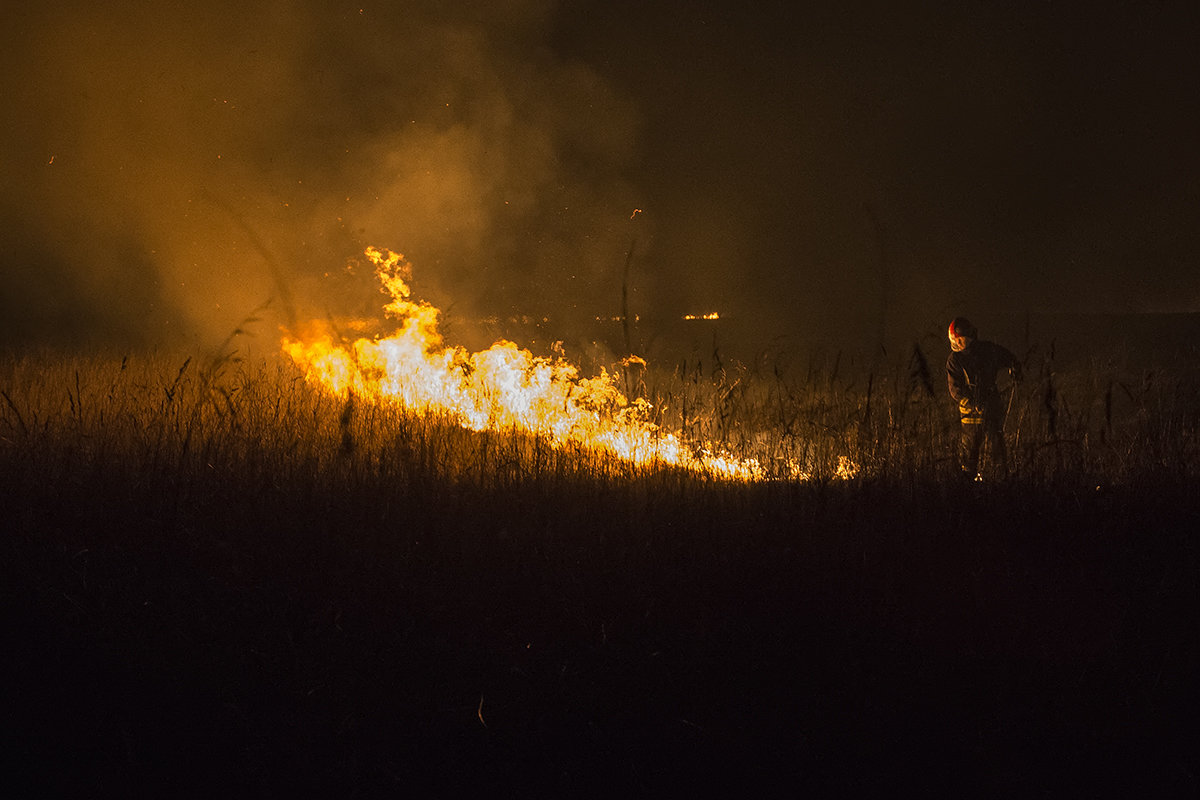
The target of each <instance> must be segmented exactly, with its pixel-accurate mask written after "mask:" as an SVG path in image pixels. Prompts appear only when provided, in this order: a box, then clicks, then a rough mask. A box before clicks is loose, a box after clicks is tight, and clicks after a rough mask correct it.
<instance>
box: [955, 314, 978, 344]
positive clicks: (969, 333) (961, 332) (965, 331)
mask: <svg viewBox="0 0 1200 800" xmlns="http://www.w3.org/2000/svg"><path fill="white" fill-rule="evenodd" d="M947 334H948V335H949V337H950V349H951V350H954V351H955V352H957V351H959V350H962V349H963V348H964V347H966V346H967V344H968V343H969V342H970V340H972V339H974V338H975V337H977V336H978V335H979V333H978V331H976V330H975V326H974V325H972V324H971V321H970V320H969V319H967V318H966V317H955V318H954V319H952V320H950V329H949V330H948V331H947Z"/></svg>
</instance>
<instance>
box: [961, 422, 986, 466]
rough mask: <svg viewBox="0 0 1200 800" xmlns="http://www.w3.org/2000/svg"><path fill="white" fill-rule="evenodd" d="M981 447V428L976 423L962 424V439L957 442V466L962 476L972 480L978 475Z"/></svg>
mask: <svg viewBox="0 0 1200 800" xmlns="http://www.w3.org/2000/svg"><path fill="white" fill-rule="evenodd" d="M982 446H983V426H982V425H980V424H979V423H978V422H975V421H972V422H965V421H964V422H963V423H962V439H961V440H960V442H959V461H958V463H959V466H960V467H961V468H962V472H963V476H964V477H966V478H968V479H970V480H974V479H975V476H976V475H978V474H979V450H980V448H981V447H982Z"/></svg>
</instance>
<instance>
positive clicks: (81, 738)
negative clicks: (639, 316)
mask: <svg viewBox="0 0 1200 800" xmlns="http://www.w3.org/2000/svg"><path fill="white" fill-rule="evenodd" d="M5 477H6V481H5V483H4V486H5V487H6V488H5V489H3V490H2V491H3V495H2V496H0V499H2V501H3V502H2V503H0V508H2V509H3V510H2V511H0V527H2V528H3V530H4V533H3V536H2V537H0V542H2V543H3V544H2V547H3V552H2V553H0V564H2V565H3V566H2V569H3V575H2V580H0V586H2V589H0V591H2V593H3V598H2V599H3V614H4V620H3V626H2V630H3V633H4V642H3V644H2V646H0V664H2V666H3V669H4V672H5V678H4V681H3V685H2V689H0V702H2V703H3V707H4V713H3V718H4V720H5V723H4V726H3V737H4V740H3V742H2V743H0V753H3V756H2V757H3V760H4V762H5V763H4V764H3V766H2V768H0V782H2V783H3V784H4V786H3V787H0V788H3V789H4V794H5V796H8V797H18V796H25V797H35V796H37V797H45V796H104V795H121V796H133V795H144V796H167V795H169V794H170V795H177V796H178V795H184V796H187V795H191V796H212V795H213V794H215V793H217V792H220V793H222V794H225V795H230V796H243V795H259V796H296V795H318V796H320V795H324V796H339V797H355V796H377V795H382V796H401V795H405V794H407V793H409V792H416V790H419V796H461V795H464V794H479V795H480V796H498V795H529V794H546V795H555V796H574V795H589V794H599V795H607V796H683V795H696V794H724V793H727V791H732V790H736V791H738V792H739V793H745V792H746V791H747V790H751V791H753V790H755V789H757V790H761V792H762V793H769V794H776V793H777V794H780V795H797V796H803V795H809V794H813V795H817V796H875V795H878V794H880V793H883V792H886V793H888V794H894V793H896V792H897V791H908V792H922V793H925V794H932V795H940V796H974V797H987V796H997V797H1018V796H1019V797H1030V796H1037V797H1075V796H1155V797H1195V796H1196V794H1197V791H1200V755H1198V753H1200V751H1198V750H1197V748H1196V747H1195V743H1196V741H1197V734H1198V733H1200V730H1198V728H1200V724H1198V722H1197V716H1196V712H1197V710H1198V706H1200V703H1198V697H1197V680H1196V675H1197V674H1198V671H1197V668H1198V667H1200V646H1198V643H1200V625H1198V624H1197V623H1198V622H1200V619H1198V617H1200V612H1198V610H1197V605H1198V604H1197V603H1196V594H1197V591H1196V590H1197V586H1198V581H1197V578H1198V577H1200V546H1198V544H1197V538H1196V537H1197V525H1196V522H1197V519H1198V516H1200V515H1198V512H1200V496H1198V493H1197V492H1196V491H1195V487H1194V486H1190V485H1186V484H1185V485H1177V484H1171V483H1168V482H1162V481H1147V482H1146V483H1145V484H1144V485H1141V486H1128V487H1123V488H1102V489H1101V490H1097V489H1096V487H1094V486H1091V487H1089V486H1077V487H1074V488H1066V489H1063V488H1056V489H1053V490H1051V489H1049V488H1046V487H1044V486H1029V485H1023V484H1022V483H1020V482H1019V481H1017V482H1013V483H1008V484H1002V485H989V486H984V487H973V488H972V489H971V490H970V491H967V492H963V491H961V487H957V486H950V485H946V484H943V483H940V482H938V481H936V480H934V481H930V482H929V483H928V484H925V485H920V484H911V483H909V484H905V485H889V484H882V483H871V482H853V483H847V484H821V485H787V484H772V485H768V486H756V487H719V486H712V485H703V484H702V485H696V484H692V483H686V482H685V483H683V484H680V483H678V482H674V481H671V480H662V481H657V480H656V479H654V478H653V477H651V478H647V479H644V480H639V481H633V482H629V483H622V482H616V481H607V482H605V481H597V482H594V483H588V482H586V481H580V482H577V483H571V484H565V483H560V484H555V485H553V486H547V485H545V484H541V483H538V482H536V481H532V482H522V481H519V480H518V481H515V482H514V483H513V484H512V485H511V486H508V487H505V488H504V489H503V490H501V489H499V488H493V489H486V490H485V489H478V488H475V489H471V488H452V487H440V488H439V487H430V486H427V485H426V486H422V485H420V484H419V482H414V483H413V485H411V486H407V487H402V488H399V489H397V488H396V487H380V486H372V485H368V484H363V485H357V486H341V487H338V488H336V489H332V488H328V487H321V486H319V485H314V486H282V487H281V486H271V487H262V486H258V487H253V488H250V487H244V486H240V485H239V483H238V481H236V480H234V479H222V478H220V477H219V476H215V477H213V478H212V479H211V481H210V482H209V483H207V484H205V485H202V486H201V485H190V486H188V487H186V488H180V487H174V486H171V485H170V483H169V481H170V479H169V477H156V476H149V475H148V476H141V478H140V479H139V480H138V481H133V482H130V481H128V480H123V481H122V482H120V483H116V482H109V481H106V480H105V478H104V477H103V476H100V475H98V476H97V477H96V479H95V480H94V481H93V482H90V483H89V484H88V485H75V486H46V485H41V484H39V483H37V482H36V481H35V480H33V479H32V478H30V477H29V476H22V475H21V474H19V472H18V471H17V470H16V469H15V468H10V469H8V474H7V475H6V476H5Z"/></svg>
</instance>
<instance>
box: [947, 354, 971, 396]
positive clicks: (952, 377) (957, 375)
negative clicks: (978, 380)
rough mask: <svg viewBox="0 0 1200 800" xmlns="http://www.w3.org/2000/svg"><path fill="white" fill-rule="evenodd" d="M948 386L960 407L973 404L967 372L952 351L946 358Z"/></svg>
mask: <svg viewBox="0 0 1200 800" xmlns="http://www.w3.org/2000/svg"><path fill="white" fill-rule="evenodd" d="M946 386H947V387H948V388H949V389H950V396H951V397H953V398H954V400H955V401H956V402H957V403H958V405H959V407H960V408H968V407H969V406H970V404H971V400H972V399H973V398H972V397H971V384H970V383H969V382H968V381H967V373H966V372H965V371H964V370H963V368H962V367H961V366H960V365H959V363H958V359H956V358H955V357H954V354H953V353H952V354H951V355H950V357H949V358H947V359H946Z"/></svg>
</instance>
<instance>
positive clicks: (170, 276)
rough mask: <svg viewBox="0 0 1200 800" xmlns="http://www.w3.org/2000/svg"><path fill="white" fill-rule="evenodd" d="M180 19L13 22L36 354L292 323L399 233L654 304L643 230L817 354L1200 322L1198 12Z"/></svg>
mask: <svg viewBox="0 0 1200 800" xmlns="http://www.w3.org/2000/svg"><path fill="white" fill-rule="evenodd" d="M173 5H174V4H162V3H149V2H147V3H136V2H120V0H118V1H117V2H109V3H103V4H97V3H93V2H79V3H69V2H47V3H40V4H30V5H28V6H25V5H22V4H11V3H10V4H7V5H6V7H5V9H4V11H2V12H0V21H2V25H0V28H2V30H3V34H2V35H3V36H4V43H3V48H2V50H0V91H2V93H3V94H2V97H3V105H4V113H5V119H6V123H5V125H4V127H3V130H2V131H0V137H2V140H0V154H2V155H0V159H2V160H0V179H2V182H3V187H4V191H3V193H2V194H0V231H2V232H3V236H4V242H5V246H4V247H3V250H2V252H0V259H2V260H3V264H2V270H3V272H2V275H3V277H2V279H0V304H2V312H3V319H2V320H0V336H2V337H3V341H4V343H5V344H18V345H20V344H31V343H38V342H43V341H68V342H76V343H91V344H96V343H106V342H113V343H118V344H122V345H125V344H128V343H139V344H149V345H154V344H157V343H161V342H178V341H209V340H213V339H217V340H219V338H221V337H223V336H224V335H225V334H227V333H228V332H229V331H230V330H232V328H233V327H235V326H236V325H237V323H238V321H240V320H241V319H243V318H244V317H246V316H248V315H250V314H251V313H253V312H254V310H255V309H256V308H258V307H259V306H261V305H262V304H263V303H264V302H265V301H267V300H268V299H270V305H269V307H268V310H267V312H266V313H267V314H268V317H267V321H265V322H264V323H261V325H263V326H268V327H266V328H265V329H266V331H267V333H268V334H269V335H267V336H265V338H266V339H271V338H273V337H274V332H273V329H272V328H271V327H269V326H273V325H277V324H287V323H288V322H289V320H290V319H301V318H306V317H312V316H316V317H324V316H327V315H344V314H359V313H366V312H368V311H371V310H372V309H373V308H374V307H377V306H378V304H379V299H380V298H379V296H378V293H377V291H376V290H375V289H374V287H372V286H371V285H369V280H365V279H364V276H363V275H362V274H361V273H362V270H361V269H360V268H357V267H353V265H352V262H353V260H354V259H355V257H356V256H357V255H358V254H360V253H361V251H362V249H363V248H364V247H365V246H367V245H376V246H380V247H388V248H391V249H394V250H397V251H400V252H403V253H404V254H406V255H407V256H408V257H409V259H410V260H411V261H412V263H413V265H414V284H415V288H416V290H417V291H418V293H419V294H420V295H421V296H422V297H424V298H426V299H428V300H430V301H432V302H434V303H435V304H437V305H439V306H441V307H443V308H447V309H448V310H449V311H450V312H451V313H453V314H455V315H457V316H458V317H459V318H461V319H463V320H472V319H477V318H486V317H496V318H500V319H506V318H509V317H514V316H521V315H525V316H531V317H534V318H540V317H550V318H552V319H554V320H555V323H556V324H560V325H563V326H567V327H569V326H571V325H576V324H578V325H580V326H582V325H583V324H584V323H586V322H587V321H588V320H592V319H594V318H595V317H597V316H611V315H614V314H617V313H619V312H620V291H621V282H622V274H623V270H624V265H625V259H626V253H627V252H628V251H629V249H630V246H631V243H633V242H635V241H636V245H635V247H634V257H633V260H632V261H631V271H630V285H631V298H630V306H631V308H630V310H631V312H633V313H638V314H639V315H641V316H642V317H643V319H644V320H645V321H644V324H645V325H653V324H655V322H654V321H655V320H658V319H674V318H677V317H678V315H681V314H684V313H698V312H707V311H714V310H715V311H719V312H721V313H723V314H725V315H727V316H729V317H731V318H736V319H741V320H752V321H754V325H755V327H756V329H761V331H762V335H763V338H764V340H765V339H767V338H769V337H772V336H775V335H779V334H785V335H786V336H788V337H790V338H789V341H792V342H795V343H797V344H798V345H800V346H803V345H804V344H805V343H810V342H817V341H830V340H833V341H847V342H849V341H859V340H863V341H870V340H871V339H872V337H875V336H877V335H879V333H880V332H881V331H882V332H884V333H885V334H886V335H887V336H889V337H896V338H898V339H901V340H909V341H911V339H912V338H913V337H915V336H919V335H921V334H924V333H927V332H929V331H937V330H940V329H941V327H942V326H944V324H945V322H946V320H948V319H949V317H951V316H954V315H955V314H959V313H967V314H985V315H986V314H994V313H1009V314H1019V313H1023V312H1028V311H1033V312H1063V311H1069V312H1075V311H1089V312H1151V311H1200V277H1198V275H1197V270H1196V264H1197V256H1198V255H1200V233H1198V230H1200V225H1197V215H1198V212H1200V155H1198V154H1197V143H1198V142H1200V91H1197V90H1198V88H1200V87H1198V86H1197V77H1196V76H1197V75H1200V63H1198V62H1200V48H1197V47H1196V46H1195V43H1196V42H1197V41H1200V26H1198V25H1197V23H1196V22H1195V17H1196V16H1197V15H1196V14H1195V12H1194V8H1193V6H1194V4H1192V3H1185V2H1170V1H1168V2H1145V3H1125V2H1122V3H1117V2H1107V1H1102V2H1096V3H1088V4H1084V3H1078V4H1069V3H1067V4H1065V3H1053V2H1038V3H1003V4H1001V3H996V4H979V3H973V2H954V3H944V4H936V5H935V4H919V5H918V4H897V3H884V2H880V3H866V4H864V3H854V4H838V3H828V2H821V3H804V2H779V3H734V2H726V3H716V4H711V3H710V4H692V3H677V4H661V3H634V2H626V1H625V0H615V2H614V1H610V2H564V3H552V2H548V1H545V2H542V1H539V0H516V1H514V2H480V3H454V4H447V3H444V2H433V1H432V0H430V1H429V2H425V1H423V0H422V1H420V2H397V3H369V2H367V3H364V2H359V3H336V2H293V3H288V2H280V3H275V4H257V3H247V2H210V1H205V0H198V2H195V3H190V4H182V7H181V8H174V7H168V6H173ZM443 6H452V7H453V8H454V9H455V10H450V11H447V10H446V8H444V7H443ZM635 209H640V211H639V212H637V213H635V211H634V210H635ZM348 265H350V266H348Z"/></svg>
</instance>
